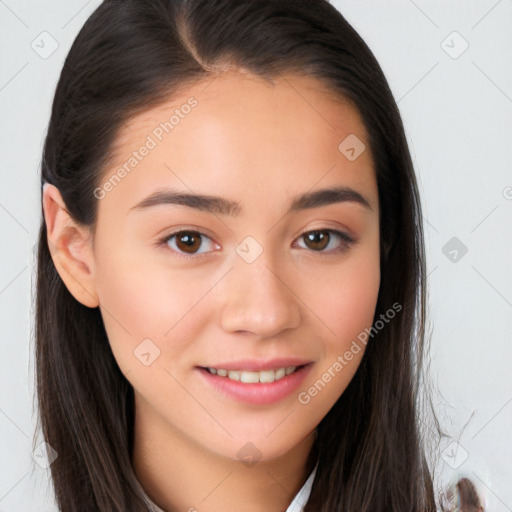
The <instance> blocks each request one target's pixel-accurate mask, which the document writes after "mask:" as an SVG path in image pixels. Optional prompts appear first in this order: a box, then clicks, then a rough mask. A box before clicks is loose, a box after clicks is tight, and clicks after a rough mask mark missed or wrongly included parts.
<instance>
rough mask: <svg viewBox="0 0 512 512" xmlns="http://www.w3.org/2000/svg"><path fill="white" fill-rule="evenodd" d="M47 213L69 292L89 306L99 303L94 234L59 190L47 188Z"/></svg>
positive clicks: (50, 240) (50, 238)
mask: <svg viewBox="0 0 512 512" xmlns="http://www.w3.org/2000/svg"><path fill="white" fill-rule="evenodd" d="M43 212H44V219H45V223H46V231H47V241H48V247H49V249H50V254H51V256H52V260H53V263H54V265H55V268H56V269H57V272H58V273H59V275H60V277H61V279H62V281H63V282H64V284H65V285H66V287H67V289H68V290H69V292H70V293H71V294H72V295H73V297H75V299H76V300H78V301H79V302H80V303H82V304H83V305H84V306H87V307H89V308H95V307H97V306H98V305H99V299H98V295H97V292H96V284H95V280H94V255H93V251H92V243H91V241H92V234H91V231H90V229H89V227H88V226H84V225H82V224H79V223H77V222H76V221H75V220H74V219H73V218H72V217H71V216H70V214H69V212H68V210H67V208H66V205H65V203H64V201H63V199H62V196H61V194H60V192H59V189H58V188H57V187H55V186H54V185H51V184H49V183H46V184H45V185H44V187H43Z"/></svg>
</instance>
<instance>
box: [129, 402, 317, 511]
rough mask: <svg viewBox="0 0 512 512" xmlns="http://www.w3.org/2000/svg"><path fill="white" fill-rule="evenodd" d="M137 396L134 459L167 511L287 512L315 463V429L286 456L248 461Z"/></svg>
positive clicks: (145, 483)
mask: <svg viewBox="0 0 512 512" xmlns="http://www.w3.org/2000/svg"><path fill="white" fill-rule="evenodd" d="M135 396H136V408H135V410H136V412H135V424H134V440H133V443H134V444H133V451H132V465H133V468H134V471H135V474H136V477H137V478H138V480H139V482H140V483H141V485H142V487H143V488H144V490H145V492H146V494H147V495H148V496H149V498H150V499H151V500H152V501H153V502H154V503H155V504H157V505H158V506H159V507H160V508H162V509H163V510H165V511H166V512H178V511H187V512H218V511H219V510H222V511H223V512H249V511H250V512H284V511H286V509H287V508H288V506H289V504H290V502H291V501H292V500H293V498H294V496H295V495H296V494H297V492H298V491H299V490H300V488H301V487H302V485H303V484H304V482H305V481H306V479H307V478H308V476H309V474H310V473H311V471H312V470H313V468H314V466H315V463H316V455H315V454H316V451H315V450H314V446H315V443H314V441H315V432H314V431H313V432H311V433H310V434H309V435H308V436H307V437H306V438H304V439H303V440H302V442H301V443H299V445H297V446H295V447H294V448H293V449H292V450H291V451H289V452H287V453H285V454H283V455H282V456H280V457H278V458H276V459H272V460H261V461H258V462H257V463H255V464H254V465H250V466H248V465H245V464H243V463H242V462H241V461H240V460H233V459H231V458H227V457H223V456H221V455H219V454H217V453H214V452H212V451H210V450H208V449H206V448H205V447H204V446H201V445H198V444H197V443H196V442H195V441H194V440H192V439H190V438H188V437H187V436H186V435H185V434H183V433H182V432H178V431H176V430H175V429H173V428H172V426H170V425H168V424H167V423H165V422H164V421H163V419H162V418H157V415H156V414H155V413H154V411H152V410H151V408H150V406H149V405H148V404H147V403H145V402H144V400H143V399H141V397H140V396H138V395H137V393H136V394H135Z"/></svg>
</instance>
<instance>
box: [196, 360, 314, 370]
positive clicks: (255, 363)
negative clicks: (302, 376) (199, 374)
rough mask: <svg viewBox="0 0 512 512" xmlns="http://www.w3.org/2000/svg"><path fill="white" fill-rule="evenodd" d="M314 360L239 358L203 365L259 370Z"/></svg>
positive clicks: (207, 366) (303, 363) (227, 368)
mask: <svg viewBox="0 0 512 512" xmlns="http://www.w3.org/2000/svg"><path fill="white" fill-rule="evenodd" d="M312 362H313V361H308V360H306V359H300V358H298V357H280V358H276V359H239V360H237V361H224V362H220V363H215V364H208V365H205V366H201V367H202V368H217V369H223V370H246V371H253V372H259V371H262V370H278V369H279V368H287V367H289V366H303V365H306V364H310V363H312Z"/></svg>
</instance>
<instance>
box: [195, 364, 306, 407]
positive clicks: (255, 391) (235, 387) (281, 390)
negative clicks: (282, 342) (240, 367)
mask: <svg viewBox="0 0 512 512" xmlns="http://www.w3.org/2000/svg"><path fill="white" fill-rule="evenodd" d="M311 366H312V363H310V364H308V365H306V366H303V367H302V368H300V369H299V370H297V371H295V372H293V373H291V374H290V375H286V376H285V377H283V378H282V379H279V380H277V381H274V382H269V383H259V384H256V383H254V384H247V383H245V382H240V381H236V380H231V379H229V378H228V377H220V376H219V375H213V374H212V373H210V372H209V371H208V370H205V369H204V368H199V367H197V368H196V370H199V373H200V374H201V375H202V377H203V378H204V379H205V380H206V382H208V383H209V384H211V385H212V386H214V387H215V388H216V389H218V390H219V391H221V392H222V393H223V394H225V395H227V396H229V397H231V398H234V399H236V400H239V401H241V402H247V403H251V404H260V405H263V404H271V403H274V402H277V401H279V400H282V399H283V398H285V397H286V396H288V395H290V394H291V393H293V392H294V391H295V390H296V389H297V388H298V387H299V386H300V384H301V382H302V381H303V380H304V379H305V378H306V375H307V374H308V373H309V371H310V369H311Z"/></svg>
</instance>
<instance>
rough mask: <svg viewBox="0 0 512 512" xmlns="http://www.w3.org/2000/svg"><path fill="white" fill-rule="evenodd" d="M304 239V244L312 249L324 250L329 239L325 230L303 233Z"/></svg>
mask: <svg viewBox="0 0 512 512" xmlns="http://www.w3.org/2000/svg"><path fill="white" fill-rule="evenodd" d="M303 237H304V240H306V245H307V246H308V247H309V248H310V249H313V250H314V251H322V250H324V249H325V248H326V247H327V245H328V243H329V240H330V235H329V234H328V232H327V231H310V232H309V233H306V234H305V235H303Z"/></svg>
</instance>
